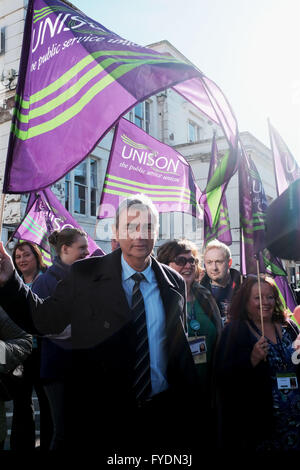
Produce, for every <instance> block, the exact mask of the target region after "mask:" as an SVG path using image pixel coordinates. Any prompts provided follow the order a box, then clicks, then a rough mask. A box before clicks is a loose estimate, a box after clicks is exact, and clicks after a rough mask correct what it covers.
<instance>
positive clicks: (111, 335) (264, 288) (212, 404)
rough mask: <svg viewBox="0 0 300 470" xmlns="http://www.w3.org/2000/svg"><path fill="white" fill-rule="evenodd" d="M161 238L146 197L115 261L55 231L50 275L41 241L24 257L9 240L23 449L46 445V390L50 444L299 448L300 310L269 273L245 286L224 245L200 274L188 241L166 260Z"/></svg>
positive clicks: (1, 330)
mask: <svg viewBox="0 0 300 470" xmlns="http://www.w3.org/2000/svg"><path fill="white" fill-rule="evenodd" d="M157 234H158V213H157V210H156V208H155V206H154V205H153V203H152V201H151V200H150V199H149V198H147V197H146V196H144V195H135V196H132V197H130V198H128V199H124V200H123V201H122V202H121V204H120V206H119V208H118V210H117V212H116V219H115V225H114V239H113V243H112V252H111V253H110V254H108V255H105V256H90V257H87V255H88V254H89V253H88V244H87V237H86V234H85V233H84V232H83V231H81V230H79V229H72V228H68V229H63V230H62V231H56V232H54V233H52V234H51V236H50V237H49V242H50V243H51V244H52V246H53V247H54V248H55V250H56V253H57V257H56V258H55V259H54V262H53V264H52V266H51V267H50V268H48V269H47V270H46V269H45V267H44V266H43V263H42V261H41V257H40V255H39V254H38V253H39V250H38V248H37V247H36V246H35V245H33V244H31V243H28V242H23V243H18V244H17V245H16V246H15V248H14V250H13V256H12V259H11V258H10V256H9V255H8V253H7V252H6V251H5V249H4V248H3V246H1V248H0V285H1V287H0V304H1V305H2V308H3V318H4V319H3V321H2V317H0V320H1V323H0V346H1V347H3V348H4V349H5V350H6V351H7V354H6V362H5V363H3V365H1V364H0V372H2V369H1V368H3V369H5V370H6V372H8V371H12V370H14V369H15V368H16V366H20V365H21V364H22V367H23V378H24V382H23V385H22V387H21V388H20V389H19V391H18V394H17V395H16V396H15V397H14V401H13V403H14V412H13V414H14V415H13V426H12V433H11V439H10V441H11V442H10V445H11V449H13V450H19V449H22V450H23V449H25V448H27V449H30V448H32V447H33V446H34V442H33V436H34V420H33V415H32V389H33V387H34V388H35V390H36V394H37V396H38V400H39V406H40V419H41V428H40V437H41V441H40V445H41V450H66V449H70V448H72V450H73V451H74V449H80V448H81V449H97V450H98V451H100V452H102V453H106V454H107V453H108V451H109V450H110V449H114V450H115V451H121V449H123V450H124V451H125V450H126V452H127V453H128V452H130V451H131V452H133V454H132V455H135V453H136V452H137V449H139V452H141V449H144V450H145V451H149V450H151V451H152V452H153V451H154V450H155V449H160V450H162V449H163V450H164V451H166V452H167V451H168V450H170V449H176V450H178V449H183V450H184V449H190V450H191V449H192V450H193V451H194V452H201V451H202V452H211V451H213V450H214V449H222V450H224V451H225V450H230V449H231V450H249V451H257V452H259V451H299V450H300V389H299V386H300V329H299V328H300V327H299V322H298V320H297V319H299V310H300V306H298V307H297V308H296V309H295V312H294V315H293V317H291V314H290V313H289V312H287V311H286V310H285V309H284V307H283V304H282V302H281V300H280V296H279V294H278V290H277V288H276V285H275V282H274V280H273V279H272V278H271V277H270V276H266V275H261V276H259V277H258V276H254V275H249V276H247V277H246V278H242V276H241V275H240V273H239V272H238V271H237V270H235V269H233V268H232V267H231V265H232V258H231V253H230V250H229V248H228V246H226V245H224V244H223V243H221V242H219V241H217V240H214V241H212V242H210V243H209V244H207V246H206V247H205V249H204V252H203V266H201V264H202V263H201V256H200V253H199V251H198V248H197V246H196V245H195V244H194V243H193V242H191V241H189V240H171V241H168V242H165V243H163V244H162V245H160V246H159V248H158V250H157V253H156V255H154V251H153V249H154V244H155V241H156V239H157ZM0 363H1V358H0ZM84 404H86V406H88V410H87V409H86V408H85V406H84ZM3 410H4V407H3V402H2V403H1V401H0V419H1V423H5V420H4V416H3ZM1 413H2V415H1ZM91 430H93V431H91ZM22 436H23V438H22ZM4 437H5V427H4V425H2V426H1V427H0V446H1V445H2V446H3V441H4ZM128 437H130V439H128ZM1 443H2V444H1Z"/></svg>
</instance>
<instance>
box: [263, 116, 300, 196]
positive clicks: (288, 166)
mask: <svg viewBox="0 0 300 470" xmlns="http://www.w3.org/2000/svg"><path fill="white" fill-rule="evenodd" d="M268 125H269V134H270V141H271V149H272V153H273V161H274V170H275V179H276V186H277V194H278V196H280V194H281V193H283V191H285V190H286V189H287V188H288V187H289V185H290V184H291V183H293V182H294V181H296V180H297V179H298V178H300V167H299V166H298V164H297V162H296V160H295V158H294V157H293V155H292V154H291V152H290V150H289V149H288V146H287V145H286V143H285V142H284V141H283V139H282V137H281V136H280V135H279V133H278V132H277V130H276V129H275V128H274V127H273V126H272V125H271V123H270V121H268Z"/></svg>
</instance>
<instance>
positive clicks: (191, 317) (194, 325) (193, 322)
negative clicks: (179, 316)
mask: <svg viewBox="0 0 300 470" xmlns="http://www.w3.org/2000/svg"><path fill="white" fill-rule="evenodd" d="M188 307H189V308H188V315H187V320H188V324H187V333H188V331H189V329H188V326H190V328H191V329H192V330H193V333H194V336H197V332H198V331H199V330H200V323H199V321H198V320H197V319H196V312H195V301H191V302H189V303H188Z"/></svg>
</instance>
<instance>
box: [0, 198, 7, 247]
mask: <svg viewBox="0 0 300 470" xmlns="http://www.w3.org/2000/svg"><path fill="white" fill-rule="evenodd" d="M5 196H6V194H4V193H2V198H1V208H0V240H1V239H2V227H3V214H4V201H5Z"/></svg>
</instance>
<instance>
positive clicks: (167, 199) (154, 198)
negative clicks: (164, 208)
mask: <svg viewBox="0 0 300 470" xmlns="http://www.w3.org/2000/svg"><path fill="white" fill-rule="evenodd" d="M103 192H104V193H107V194H113V195H115V196H125V197H127V196H128V194H135V193H134V192H132V191H128V192H127V193H125V192H122V191H115V190H111V189H108V188H103ZM144 194H147V191H144ZM151 199H152V201H163V202H168V201H170V202H179V203H182V202H183V201H182V199H180V198H178V197H157V196H153V197H151ZM188 203H189V204H190V205H192V206H194V205H195V204H191V202H190V201H188Z"/></svg>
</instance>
